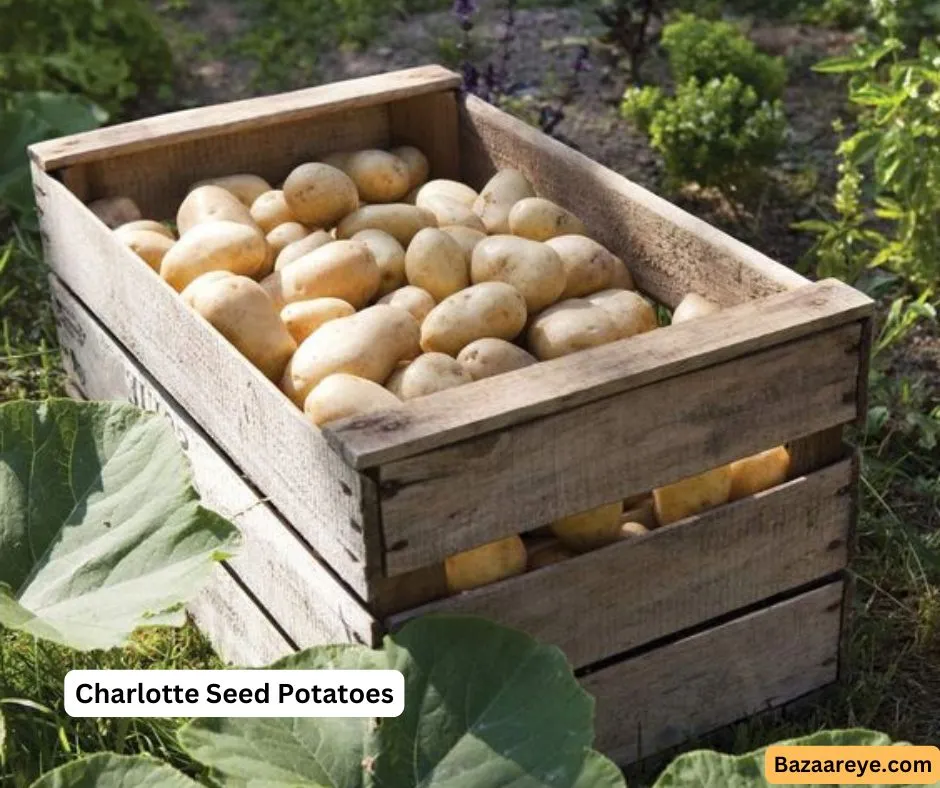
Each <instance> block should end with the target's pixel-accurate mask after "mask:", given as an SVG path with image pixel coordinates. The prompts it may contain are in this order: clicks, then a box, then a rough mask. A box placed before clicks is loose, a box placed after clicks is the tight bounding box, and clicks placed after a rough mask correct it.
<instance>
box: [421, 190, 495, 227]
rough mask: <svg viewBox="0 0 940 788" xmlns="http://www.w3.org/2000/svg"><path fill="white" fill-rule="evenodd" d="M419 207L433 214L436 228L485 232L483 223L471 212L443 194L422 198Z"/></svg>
mask: <svg viewBox="0 0 940 788" xmlns="http://www.w3.org/2000/svg"><path fill="white" fill-rule="evenodd" d="M421 207H422V208H424V209H425V210H426V211H430V212H431V213H433V214H434V218H435V219H436V220H437V226H438V227H446V226H448V225H459V226H462V227H469V228H470V229H471V230H477V231H479V232H481V233H482V232H485V228H484V227H483V222H481V221H480V217H479V216H477V215H476V214H475V213H474V212H473V211H472V210H470V209H469V208H468V207H467V206H466V205H464V204H463V203H459V202H457V201H456V200H454V199H452V198H451V197H447V196H446V195H444V194H436V193H435V194H430V195H428V196H427V197H425V198H424V200H423V201H422V203H421Z"/></svg>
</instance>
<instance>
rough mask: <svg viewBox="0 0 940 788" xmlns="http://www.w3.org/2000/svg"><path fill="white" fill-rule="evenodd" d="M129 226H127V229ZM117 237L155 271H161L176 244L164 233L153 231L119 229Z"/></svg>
mask: <svg viewBox="0 0 940 788" xmlns="http://www.w3.org/2000/svg"><path fill="white" fill-rule="evenodd" d="M126 226H127V225H125V227H126ZM114 235H115V237H116V238H117V239H118V240H119V241H120V242H121V243H122V244H124V245H125V246H127V247H128V248H130V250H131V251H132V252H133V253H134V254H136V255H137V256H138V257H139V258H141V259H142V260H143V261H144V262H145V263H147V265H149V266H150V267H151V268H152V269H153V270H154V271H157V272H159V271H160V263H162V262H163V258H164V257H165V256H166V253H167V252H169V251H170V249H172V248H173V244H174V243H175V242H174V241H173V239H172V238H167V237H166V235H164V234H163V233H158V232H154V231H153V230H127V229H123V228H118V229H117V230H115V231H114Z"/></svg>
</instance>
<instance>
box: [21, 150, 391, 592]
mask: <svg viewBox="0 0 940 788" xmlns="http://www.w3.org/2000/svg"><path fill="white" fill-rule="evenodd" d="M33 178H34V183H35V185H36V194H37V202H38V206H39V210H40V212H41V216H42V233H43V238H44V249H45V257H46V261H47V262H48V264H49V265H50V266H51V267H52V269H53V271H55V273H56V274H58V275H59V277H60V278H61V279H62V280H63V281H64V282H65V284H66V285H67V286H68V287H69V288H70V290H71V291H72V292H73V293H74V294H75V295H76V296H77V297H78V298H79V300H80V301H81V302H82V303H83V304H85V305H86V306H88V307H89V308H91V309H92V310H93V311H94V313H95V315H96V317H98V319H100V320H101V322H102V323H103V324H104V325H105V327H106V328H107V329H108V330H109V331H110V332H111V333H112V334H113V335H114V336H115V338H116V339H117V340H118V341H119V342H120V343H121V344H122V345H123V346H124V347H125V348H127V350H128V351H129V352H130V354H131V355H132V356H133V357H134V358H135V359H136V360H137V361H138V362H139V363H140V364H141V366H143V367H144V368H146V369H147V371H148V372H149V373H150V374H151V375H153V377H154V378H155V379H156V380H158V381H159V382H160V384H161V385H162V386H163V387H164V388H165V389H166V391H167V393H168V394H169V395H170V396H171V397H173V399H175V400H176V401H177V402H178V403H179V404H180V406H181V407H182V408H183V409H185V410H186V411H187V412H188V413H190V414H191V415H192V417H193V419H194V420H195V421H196V422H197V423H198V424H199V425H200V426H201V427H202V428H203V429H204V430H205V431H206V433H208V435H209V436H210V437H211V438H212V440H213V441H214V442H215V443H216V444H217V445H218V446H219V447H221V448H222V450H223V451H224V452H225V453H226V454H228V455H229V456H231V457H234V458H235V459H236V461H237V462H238V465H239V467H240V468H242V470H243V471H245V472H246V473H247V474H248V475H249V476H250V477H251V479H252V481H253V482H254V484H255V485H257V487H258V488H259V489H260V490H262V491H263V492H264V494H266V495H267V496H268V497H269V498H270V499H271V500H272V501H273V503H274V505H275V507H276V508H277V509H278V510H279V511H280V512H281V513H282V514H283V515H284V516H285V517H286V518H287V519H288V520H289V521H290V522H291V523H293V524H294V526H295V527H296V528H297V530H298V532H299V533H300V534H301V536H302V537H303V538H304V540H305V541H306V542H307V543H308V544H309V545H310V546H311V547H312V548H313V549H314V550H315V551H316V552H317V553H318V554H319V555H321V556H322V557H323V559H324V560H325V561H326V562H327V563H328V564H329V565H330V566H331V567H332V568H333V569H334V570H335V571H336V572H337V573H338V574H339V575H340V577H342V579H343V580H344V581H345V582H346V583H347V584H349V586H350V587H351V588H352V589H353V590H354V591H355V592H356V593H357V594H359V595H360V597H361V598H363V599H367V597H368V593H369V576H370V574H372V573H375V574H378V573H380V571H381V567H379V566H367V565H366V557H367V555H370V554H374V551H372V553H370V550H369V549H368V546H367V540H369V539H377V538H378V536H379V535H378V534H377V533H375V529H374V528H373V529H366V528H365V527H364V525H363V524H364V522H365V520H366V518H367V514H368V513H367V512H366V507H367V506H368V505H369V504H370V502H373V501H374V498H373V497H372V495H371V493H370V491H369V488H370V486H371V485H372V481H371V480H370V479H368V478H366V477H365V476H362V475H360V474H358V473H356V472H354V471H352V470H351V469H350V468H349V467H348V466H346V464H345V463H343V461H342V460H341V458H340V457H339V456H337V455H336V454H335V453H334V452H333V451H332V450H331V449H330V447H329V446H328V445H327V444H326V442H325V441H324V440H323V437H322V435H321V433H320V432H319V431H318V430H317V429H315V428H314V427H313V426H312V425H310V424H309V423H308V422H307V421H305V420H304V418H303V415H302V414H301V412H300V411H299V410H298V409H297V408H295V407H294V406H293V405H291V404H290V403H289V401H288V400H287V398H286V397H285V396H284V395H283V394H282V393H281V392H280V391H279V390H278V389H277V387H276V386H274V384H273V383H271V382H270V381H269V380H267V379H266V378H265V377H264V376H263V375H262V374H261V373H260V372H259V371H258V370H257V369H255V368H254V367H253V366H251V365H250V364H249V363H247V362H246V360H245V359H244V358H243V357H242V356H241V355H240V354H239V353H238V351H236V350H235V348H234V347H233V346H232V345H231V344H229V343H228V342H227V341H226V340H225V339H224V338H223V337H222V336H221V335H220V334H219V333H218V332H216V331H215V330H214V329H213V328H212V327H211V326H210V325H209V324H208V323H207V322H206V321H205V320H203V319H202V318H200V317H199V316H198V315H197V314H196V313H194V312H193V311H192V310H190V309H188V308H187V307H186V306H185V304H184V303H183V302H182V300H181V299H180V298H179V296H178V294H177V293H175V292H174V291H173V290H172V289H171V288H170V287H169V286H168V285H167V284H166V283H165V282H164V281H163V280H161V279H160V278H159V276H157V274H156V273H154V272H153V271H152V270H151V269H150V268H149V267H148V266H147V265H146V264H145V263H144V262H143V261H142V260H141V259H140V258H138V257H137V256H136V255H134V254H133V253H132V252H131V251H130V250H129V249H126V248H124V247H122V246H121V245H120V244H118V243H116V242H115V241H114V238H113V235H112V234H111V232H110V231H109V230H108V229H107V228H106V227H105V226H104V225H103V224H102V223H101V222H100V221H99V220H98V219H97V218H95V217H94V216H93V215H92V214H91V213H90V212H89V211H88V209H87V208H85V206H84V205H82V204H81V203H80V202H79V201H78V199H77V198H76V197H75V196H74V195H73V194H72V193H71V192H69V191H68V190H67V189H66V188H65V186H63V185H62V184H61V183H59V182H58V181H56V180H54V179H53V178H51V177H50V176H48V175H47V174H45V173H43V172H42V171H40V170H38V169H36V168H35V167H34V168H33Z"/></svg>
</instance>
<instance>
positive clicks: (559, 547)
mask: <svg viewBox="0 0 940 788" xmlns="http://www.w3.org/2000/svg"><path fill="white" fill-rule="evenodd" d="M525 547H526V558H527V560H526V569H527V570H528V571H530V572H531V571H533V570H535V569H541V568H542V567H543V566H551V565H552V564H558V563H561V562H562V561H567V560H568V559H569V558H574V557H575V556H576V555H577V553H576V552H574V550H569V549H568V548H567V547H565V545H564V544H563V543H562V542H561V540H560V539H556V538H555V537H547V538H545V537H542V538H539V539H534V540H532V541H531V542H527V543H526V546H525Z"/></svg>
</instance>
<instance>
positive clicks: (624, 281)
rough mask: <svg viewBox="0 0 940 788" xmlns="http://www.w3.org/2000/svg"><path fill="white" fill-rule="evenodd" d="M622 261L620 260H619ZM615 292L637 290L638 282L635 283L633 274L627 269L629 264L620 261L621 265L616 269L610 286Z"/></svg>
mask: <svg viewBox="0 0 940 788" xmlns="http://www.w3.org/2000/svg"><path fill="white" fill-rule="evenodd" d="M617 259H618V260H620V258H617ZM608 287H610V288H611V289H613V290H636V282H634V281H633V274H631V273H630V269H629V268H627V264H626V263H624V262H623V261H622V260H620V265H618V266H616V267H615V268H614V275H613V276H612V277H611V279H610V284H609V285H608Z"/></svg>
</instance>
